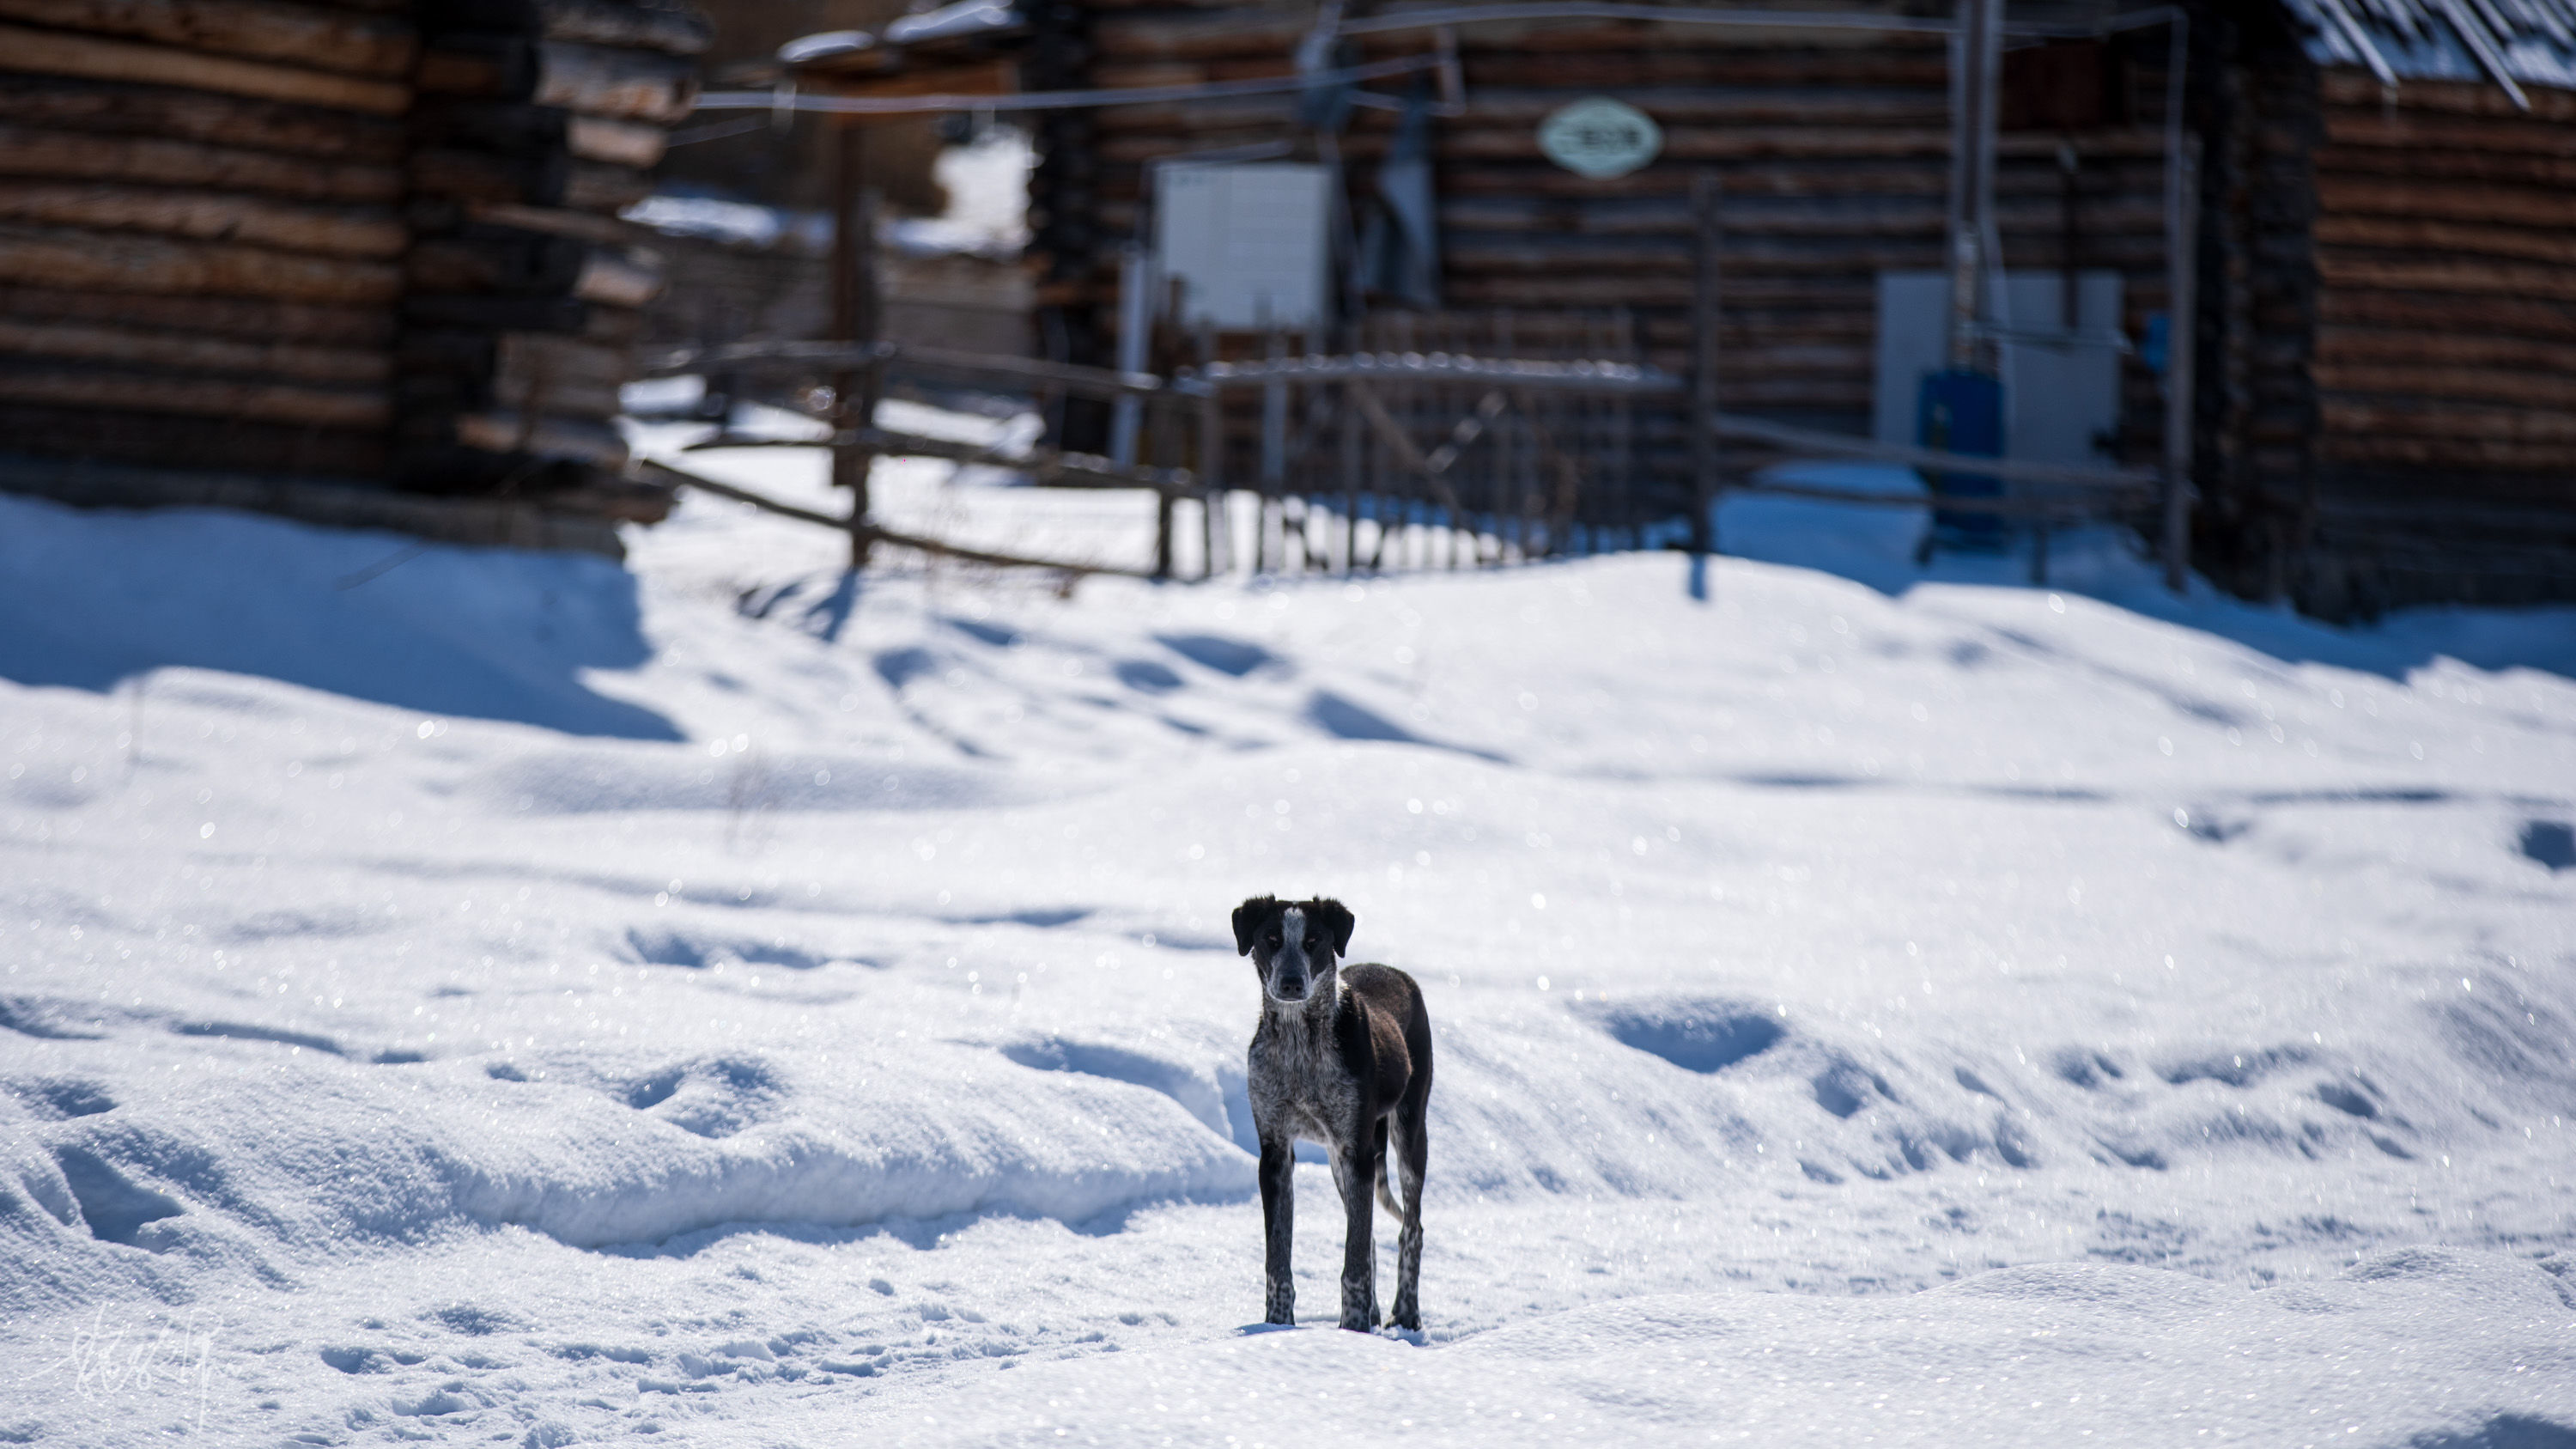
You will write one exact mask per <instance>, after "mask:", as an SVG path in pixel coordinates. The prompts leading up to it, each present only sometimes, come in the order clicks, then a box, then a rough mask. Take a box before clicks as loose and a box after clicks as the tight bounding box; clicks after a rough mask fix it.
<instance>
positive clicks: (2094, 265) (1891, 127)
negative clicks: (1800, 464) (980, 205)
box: [1037, 0, 2165, 497]
mask: <svg viewBox="0 0 2576 1449" xmlns="http://www.w3.org/2000/svg"><path fill="white" fill-rule="evenodd" d="M1087 8H1088V9H1089V11H1090V12H1091V23H1090V26H1089V30H1088V37H1087V45H1088V50H1089V53H1090V55H1091V57H1092V59H1091V61H1090V64H1089V66H1088V67H1087V70H1086V73H1085V76H1084V80H1085V82H1086V83H1088V84H1091V85H1098V86H1144V85H1157V86H1159V85H1175V84H1186V83H1192V82H1201V81H1221V80H1235V79H1244V78H1250V77H1254V76H1275V75H1286V74H1289V73H1291V72H1292V67H1291V64H1290V54H1291V52H1292V50H1293V48H1294V46H1295V45H1296V43H1297V41H1298V39H1299V38H1300V37H1301V36H1302V35H1303V34H1304V32H1305V30H1306V28H1307V27H1308V26H1309V25H1310V24H1311V23H1312V22H1311V17H1310V15H1309V13H1308V12H1306V11H1303V10H1292V9H1263V10H1256V11H1247V10H1244V9H1242V8H1240V7H1230V6H1218V5H1212V4H1210V5H1183V4H1175V3H1172V0H1105V3H1095V4H1093V5H1091V6H1089V7H1087ZM1890 8H1891V9H1893V8H1895V7H1893V6H1891V7H1890ZM1432 45H1433V40H1432V37H1431V36H1430V34H1428V33H1427V32H1424V33H1394V34H1387V35H1381V36H1371V37H1368V38H1367V39H1366V41H1365V43H1364V44H1363V45H1362V46H1361V47H1360V57H1361V58H1362V59H1364V60H1368V61H1376V60H1388V59H1394V58H1397V57H1401V56H1421V55H1424V54H1427V53H1428V52H1429V51H1430V50H1431V48H1432ZM2160 45H2161V32H2159V33H2158V34H2157V35H2156V36H2155V37H2153V38H2152V42H2151V41H2150V40H2148V39H2137V40H2133V41H2124V42H2120V43H2118V44H2117V45H2115V46H2114V48H2113V50H2114V53H2113V54H2112V55H2111V56H2110V57H2109V58H2108V60H2107V61H2106V65H2108V66H2109V67H2110V68H2111V69H2112V71H2113V72H2114V75H2115V79H2116V81H2117V82H2118V85H2117V89H2118V90H2119V91H2120V95H2119V97H2118V98H2117V99H2118V101H2119V104H2116V105H2113V106H2110V107H2108V108H2106V111H2105V114H2104V115H2102V116H2101V117H2098V118H2096V119H2095V120H2094V121H2093V122H2092V123H2091V124H2088V125H2085V126H2083V127H2081V128H2078V129H2073V130H2067V129H2062V128H2048V129H2018V130H2007V132H2006V133H2005V134H2004V136H2003V138H2002V142H2001V148H2000V149H2001V162H2000V167H1999V178H1998V191H1999V200H1998V208H1999V212H2000V222H2001V227H2002V233H2003V235H2002V241H2003V248H2004V253H2005V263H2006V265H2007V266H2009V267H2012V268H2015V269H2023V268H2029V269H2041V270H2054V269H2057V268H2059V267H2061V266H2063V265H2065V264H2066V263H2067V261H2068V259H2069V258H2068V251H2069V243H2070V240H2071V241H2072V243H2073V246H2074V255H2073V257H2072V260H2073V264H2074V265H2075V266H2077V267H2078V268H2081V269H2086V270H2092V269H2112V270H2116V271H2118V272H2120V273H2121V274H2122V276H2123V278H2124V283H2125V286H2124V300H2125V305H2126V308H2127V313H2128V315H2127V316H2126V318H2124V322H2125V323H2126V325H2127V327H2128V329H2129V330H2131V331H2132V332H2137V331H2140V330H2142V329H2143V327H2144V324H2145V319H2146V316H2147V314H2149V313H2151V312H2153V311H2155V310H2157V309H2160V308H2161V307H2162V306H2163V305H2164V293H2165V281H2164V264H2165V244H2164V236H2163V211H2162V207H2161V191H2160V188H2161V185H2162V179H2163V174H2164V173H2163V166H2164V162H2163V149H2164V143H2163V137H2162V133H2161V123H2162V120H2163V117H2162V114H2161V110H2160V97H2161V87H2160V78H2161V77H2160V66H2161V61H2160V59H2158V53H2159V47H2160ZM1457 56H1458V62H1459V67H1460V72H1461V75H1462V78H1463V80H1464V82H1465V112H1464V114H1463V115H1458V116H1454V117H1447V118H1442V119H1440V120H1437V121H1436V122H1435V123H1434V132H1433V135H1434V140H1433V157H1434V185H1435V188H1436V191H1437V195H1438V197H1439V206H1440V213H1439V220H1440V225H1441V258H1440V263H1441V271H1442V278H1443V283H1442V285H1443V291H1444V305H1445V306H1447V307H1449V308H1452V309H1455V310H1459V311H1471V312H1476V313H1479V314H1482V315H1483V316H1485V317H1490V316H1491V315H1493V314H1495V313H1498V312H1504V311H1508V312H1509V313H1510V314H1511V316H1512V317H1513V318H1514V319H1515V323H1516V325H1518V326H1520V327H1522V328H1523V329H1524V330H1531V331H1538V330H1546V329H1551V328H1553V329H1555V330H1558V331H1580V330H1582V329H1583V328H1584V327H1586V326H1598V325H1600V324H1601V323H1602V322H1603V321H1604V320H1605V319H1614V318H1616V317H1618V316H1621V315H1624V316H1626V317H1630V318H1633V319H1634V322H1635V326H1636V328H1637V331H1638V333H1639V335H1640V336H1641V338H1642V341H1643V345H1644V350H1645V358H1644V360H1646V361H1649V362H1652V363H1654V364H1656V365H1658V366H1660V367H1663V368H1666V369H1668V370H1672V371H1675V372H1681V371H1686V370H1687V369H1688V368H1689V366H1690V364H1691V361H1692V355H1693V332H1692V310H1691V309H1692V301H1693V286H1694V284H1693V277H1694V269H1695V264H1696V249H1697V238H1696V230H1695V225H1694V220H1693V216H1692V211H1691V203H1690V194H1691V187H1692V184H1693V179H1694V177H1695V176H1697V175H1698V174H1701V173H1713V174H1714V175H1716V176H1717V177H1718V179H1719V180H1720V182H1721V184H1722V186H1723V188H1724V191H1723V195H1724V204H1723V215H1724V228H1723V230H1724V236H1723V242H1722V246H1721V259H1722V274H1723V278H1724V281H1723V286H1722V292H1721V308H1720V317H1721V320H1720V326H1719V337H1720V346H1719V350H1718V371H1719V383H1718V398H1719V403H1720V406H1722V407H1724V408H1726V409H1729V410H1732V411H1741V412H1748V413H1756V414H1762V415H1766V416H1770V417H1773V418H1776V419H1779V420H1781V421H1784V422H1793V423H1798V424H1802V425H1805V426H1810V427H1822V428H1827V429H1831V430H1836V431H1842V432H1853V433H1866V432H1867V431H1868V430H1869V426H1870V417H1871V409H1872V393H1873V387H1874V370H1875V348H1874V338H1875V329H1876V317H1875V308H1876V276H1877V274H1878V273H1879V272H1881V271H1885V270H1922V271H1931V270H1938V269H1940V268H1941V267H1942V266H1943V264H1944V263H1943V257H1944V246H1943V241H1942V224H1943V223H1942V218H1943V216H1944V205H1945V198H1946V196H1947V190H1948V185H1949V176H1950V169H1949V163H1950V144H1951V143H1950V130H1949V126H1950V110H1949V99H1948V85H1949V74H1948V66H1947V61H1946V56H1945V48H1944V44H1943V42H1942V41H1941V40H1940V38H1938V37H1929V36H1920V35H1909V34H1903V33H1894V32H1848V31H1829V30H1813V29H1783V30H1777V31H1774V30H1761V29H1748V28H1743V27H1733V26H1694V25H1686V24H1659V23H1651V22H1642V21H1619V22H1609V23H1596V22H1585V23H1565V22H1552V23H1516V24H1506V23H1495V22H1486V23H1477V24H1468V25H1463V26H1460V27H1458V28H1457ZM1402 85H1403V82H1400V81H1399V82H1393V83H1387V85H1386V89H1388V90H1390V91H1393V90H1400V89H1401V87H1402ZM1591 95H1606V96H1612V97H1616V98H1618V99H1620V100H1623V101H1625V102H1627V103H1629V104H1631V105H1634V106H1636V107H1638V108H1639V109H1641V110H1643V111H1644V112H1646V113H1647V114H1648V115H1649V116H1651V117H1653V118H1654V119H1655V121H1656V122H1657V124H1658V125H1659V126H1660V127H1661V128H1662V131H1663V137H1664V140H1663V149H1662V152H1661V154H1660V155H1659V156H1658V157H1657V158H1656V159H1655V160H1654V161H1653V162H1652V163H1650V164H1649V165H1647V166H1645V167H1644V168H1643V169H1641V170H1638V171H1635V172H1633V173H1631V174H1628V175H1625V176H1621V177H1617V178H1614V179H1608V180H1592V179H1587V178H1585V177H1582V176H1578V175H1576V174H1574V173H1572V172H1570V171H1566V170H1564V169H1562V168H1559V167H1558V166H1556V165H1554V164H1553V163H1551V162H1550V161H1548V160H1547V159H1546V158H1545V157H1544V155H1543V154H1542V153H1541V151H1540V149H1539V145H1538V137H1537V131H1538V125H1539V122H1540V120H1541V119H1542V118H1543V117H1545V116H1546V115H1547V114H1548V113H1549V112H1551V111H1553V110H1554V109H1556V108H1557V107H1559V106H1562V105H1565V104H1566V103H1568V102H1570V101H1573V100H1576V99H1579V98H1581V97H1585V96H1591ZM1293 105H1294V102H1293V99H1291V100H1281V99H1277V98H1245V99H1239V100H1224V101H1206V102H1195V103H1187V104H1165V105H1143V106H1128V107H1117V108H1110V109H1104V110H1102V111H1100V112H1098V113H1097V114H1098V119H1097V122H1096V132H1095V133H1093V134H1092V135H1091V136H1088V137H1070V136H1069V137H1064V138H1060V139H1058V140H1056V141H1055V142H1054V143H1053V144H1051V145H1050V146H1049V148H1048V149H1046V150H1045V151H1044V153H1043V155H1042V159H1041V165H1042V170H1041V174H1040V178H1039V181H1038V183H1037V186H1038V190H1039V191H1040V192H1042V193H1043V194H1044V195H1045V196H1046V197H1047V198H1048V201H1049V208H1048V210H1049V215H1048V216H1047V217H1046V218H1044V223H1045V224H1044V225H1042V226H1041V228H1040V230H1039V233H1038V238H1039V246H1040V248H1041V249H1047V248H1050V247H1052V248H1053V249H1054V250H1055V251H1057V253H1058V255H1056V256H1055V257H1053V258H1052V259H1051V260H1052V270H1051V282H1050V287H1049V290H1048V292H1047V294H1046V295H1045V297H1044V298H1042V300H1043V301H1047V302H1053V303H1057V304H1059V305H1062V306H1065V307H1066V308H1068V310H1071V311H1075V312H1077V313H1079V314H1080V315H1081V316H1082V319H1083V321H1084V322H1085V323H1086V324H1088V326H1089V328H1090V329H1091V330H1093V331H1094V332H1095V333H1096V335H1100V336H1104V337H1105V336H1109V335H1113V332H1112V327H1111V324H1112V316H1113V308H1114V305H1115V296H1116V286H1117V278H1116V268H1115V265H1114V254H1115V248H1116V246H1117V245H1119V244H1121V243H1123V242H1124V241H1126V240H1127V239H1128V238H1130V237H1133V236H1135V235H1136V228H1137V224H1138V220H1139V213H1138V206H1137V203H1138V200H1139V197H1140V195H1141V192H1142V189H1143V184H1144V179H1145V168H1146V166H1147V165H1148V164H1149V163H1150V162H1152V161H1154V160H1157V159H1159V158H1163V157H1169V156H1176V155H1182V154H1185V153H1191V152H1203V151H1211V150H1216V149H1219V148H1225V147H1231V146H1237V145H1242V144H1245V143H1255V142H1264V141H1270V142H1276V141H1280V140H1283V139H1285V140H1290V141H1296V140H1298V139H1299V138H1300V136H1301V133H1300V132H1298V131H1297V130H1296V128H1295V126H1294V123H1293ZM1395 123H1396V118H1395V116H1394V115H1393V114H1391V113H1390V112H1388V111H1385V110H1365V109H1364V110H1360V111H1357V112H1355V114H1354V117H1353V119H1352V122H1351V126H1350V129H1349V131H1348V132H1347V133H1346V134H1344V135H1343V136H1342V138H1341V154H1342V156H1343V158H1344V160H1345V162H1346V164H1347V176H1348V181H1349V189H1350V194H1351V195H1352V196H1353V197H1354V198H1355V199H1364V198H1366V197H1368V196H1369V195H1370V194H1372V192H1373V190H1374V187H1375V166H1376V164H1377V162H1378V160H1379V159H1380V158H1381V157H1382V156H1383V155H1384V154H1385V152H1386V149H1387V146H1388V144H1389V141H1390V139H1391V137H1392V134H1393V130H1394V126H1395ZM2061 148H2065V149H2068V150H2071V151H2072V153H2073V154H2074V156H2075V158H2076V160H2077V168H2076V174H2075V179H2074V183H2073V187H2072V194H2071V196H2070V193H2069V183H2068V181H2067V179H2066V175H2065V172H2064V171H2063V169H2062V167H2061V164H2060V153H2061ZM1077 206H1080V207H1085V208H1087V209H1085V210H1083V211H1082V212H1081V213H1080V214H1078V215H1077V214H1075V213H1074V209H1075V208H1076V207H1077ZM1073 247H1080V248H1082V252H1081V254H1080V255H1079V256H1078V257H1076V258H1072V259H1068V258H1067V257H1066V256H1065V255H1063V254H1062V253H1063V252H1064V251H1065V250H1066V249H1068V248H1073ZM1076 263H1078V264H1076ZM1481 325H1483V324H1481V323H1480V324H1479V326H1481ZM1081 360H1092V361H1097V360H1105V359H1096V358H1092V359H1081ZM2128 373H2129V376H2128V377H2127V379H2126V382H2125V392H2124V397H2125V414H2124V419H2123V425H2122V429H2121V431H2122V439H2121V441H2122V445H2123V446H2122V453H2123V457H2124V459H2125V460H2126V461H2132V462H2143V461H2152V460H2153V459H2154V458H2155V456H2156V450H2157V439H2158V438H2159V437H2160V435H2161V427H2162V422H2161V415H2162V403H2161V399H2160V397H2159V395H2158V392H2157V389H2156V383H2155V380H2154V378H2153V376H2152V375H2151V374H2149V373H2147V371H2146V370H2145V369H2144V368H2143V367H2139V366H2135V365H2132V366H2131V367H2130V368H2129V369H2128ZM1636 425H1637V427H1638V429H1639V435H1638V446H1639V447H1640V449H1641V457H1642V458H1643V459H1644V462H1645V466H1647V467H1649V468H1651V469H1653V470H1655V471H1656V472H1657V473H1658V475H1659V476H1661V477H1663V478H1664V479H1666V480H1667V481H1668V482H1670V483H1671V484H1672V485H1673V489H1674V496H1675V497H1686V496H1687V493H1686V488H1685V480H1686V479H1687V476H1688V456H1689V450H1688V446H1687V435H1686V430H1685V424H1684V419H1683V416H1682V413H1681V411H1680V407H1679V405H1678V404H1674V405H1672V406H1667V407H1658V408H1647V407H1644V406H1643V405H1641V406H1640V410H1639V416H1638V418H1637V420H1636Z"/></svg>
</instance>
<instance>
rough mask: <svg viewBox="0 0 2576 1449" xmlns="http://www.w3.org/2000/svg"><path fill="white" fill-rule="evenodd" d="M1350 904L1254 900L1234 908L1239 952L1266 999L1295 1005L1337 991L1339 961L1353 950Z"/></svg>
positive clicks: (1235, 932)
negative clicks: (1336, 965) (1247, 959)
mask: <svg viewBox="0 0 2576 1449" xmlns="http://www.w3.org/2000/svg"><path fill="white" fill-rule="evenodd" d="M1356 924H1357V923H1356V922H1354V921H1353V920H1352V919H1351V912H1350V908H1349V907H1348V906H1345V905H1343V904H1342V903H1341V902H1340V901H1328V900H1312V901H1282V900H1274V899H1272V898H1271V897H1269V896H1254V897H1253V898H1252V899H1250V900H1248V901H1245V902H1244V903H1243V904H1242V905H1239V906H1237V907H1235V908H1234V949H1235V953H1236V954H1237V955H1242V956H1249V957H1251V958H1252V968H1253V970H1254V972H1255V973H1257V974H1258V975H1259V976H1260V977H1261V991H1262V994H1263V995H1264V996H1267V997H1269V998H1270V999H1271V1000H1272V1001H1276V1002H1279V1003H1280V1004H1282V1005H1286V1006H1294V1005H1296V1004H1297V1003H1298V1002H1301V1001H1305V1000H1307V999H1308V998H1310V997H1312V996H1314V995H1316V994H1317V993H1319V992H1329V991H1331V990H1332V988H1333V971H1334V963H1335V962H1336V961H1338V960H1339V959H1340V958H1341V956H1342V955H1343V953H1345V952H1347V951H1349V950H1350V948H1351V928H1352V926H1354V925H1356Z"/></svg>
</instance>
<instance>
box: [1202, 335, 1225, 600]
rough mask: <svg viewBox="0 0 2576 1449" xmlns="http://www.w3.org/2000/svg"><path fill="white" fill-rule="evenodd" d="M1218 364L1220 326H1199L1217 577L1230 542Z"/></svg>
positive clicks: (1205, 461) (1205, 490) (1210, 552)
mask: <svg viewBox="0 0 2576 1449" xmlns="http://www.w3.org/2000/svg"><path fill="white" fill-rule="evenodd" d="M1215 361H1216V324H1214V323H1212V322H1202V323H1200V324H1199V380H1200V381H1201V382H1202V383H1205V384H1207V391H1206V392H1205V393H1203V394H1201V396H1200V397H1199V497H1200V498H1201V499H1203V500H1205V501H1204V502H1203V503H1202V504H1201V511H1202V512H1203V513H1204V514H1205V515H1206V517H1205V519H1204V522H1205V523H1206V526H1207V573H1206V576H1207V577H1209V578H1215V577H1216V573H1217V557H1218V555H1217V547H1218V545H1219V544H1220V543H1223V542H1226V541H1227V540H1226V537H1225V534H1226V526H1225V524H1226V519H1225V397H1224V395H1223V394H1222V393H1220V392H1219V391H1218V390H1217V388H1216V386H1215V383H1214V382H1213V381H1212V380H1211V379H1210V378H1209V376H1208V369H1209V367H1210V365H1212V364H1213V363H1215Z"/></svg>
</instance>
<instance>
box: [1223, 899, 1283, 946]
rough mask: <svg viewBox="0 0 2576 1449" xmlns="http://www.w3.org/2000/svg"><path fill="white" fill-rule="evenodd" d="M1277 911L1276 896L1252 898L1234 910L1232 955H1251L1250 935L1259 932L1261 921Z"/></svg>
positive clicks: (1277, 901) (1277, 900)
mask: <svg viewBox="0 0 2576 1449" xmlns="http://www.w3.org/2000/svg"><path fill="white" fill-rule="evenodd" d="M1277 909H1279V898H1278V897H1277V896H1254V897H1253V898H1252V899H1250V900H1248V901H1245V902H1244V903H1243V904H1242V905H1239V906H1236V907H1235V908H1234V954H1236V955H1237V956H1249V955H1251V954H1252V933H1253V932H1255V931H1258V930H1260V929H1261V922H1262V919H1263V918H1264V917H1266V916H1268V915H1269V914H1270V913H1271V912H1272V911H1275V910H1277Z"/></svg>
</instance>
